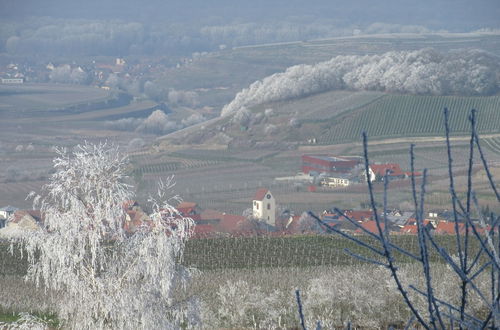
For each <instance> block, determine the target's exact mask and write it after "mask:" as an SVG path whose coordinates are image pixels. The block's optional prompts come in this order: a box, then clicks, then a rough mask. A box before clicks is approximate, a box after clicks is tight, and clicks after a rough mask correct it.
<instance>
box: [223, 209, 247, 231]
mask: <svg viewBox="0 0 500 330" xmlns="http://www.w3.org/2000/svg"><path fill="white" fill-rule="evenodd" d="M245 220H246V218H245V217H244V216H242V215H235V214H223V215H222V219H221V221H220V222H219V223H218V224H217V227H216V229H217V231H221V232H226V233H231V232H234V231H236V230H237V228H238V225H239V224H240V223H241V222H243V221H245Z"/></svg>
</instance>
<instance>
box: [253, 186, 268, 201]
mask: <svg viewBox="0 0 500 330" xmlns="http://www.w3.org/2000/svg"><path fill="white" fill-rule="evenodd" d="M268 191H269V189H267V188H261V189H259V190H257V192H256V193H255V197H254V198H253V199H254V200H256V201H261V200H263V199H264V197H266V194H267V192H268Z"/></svg>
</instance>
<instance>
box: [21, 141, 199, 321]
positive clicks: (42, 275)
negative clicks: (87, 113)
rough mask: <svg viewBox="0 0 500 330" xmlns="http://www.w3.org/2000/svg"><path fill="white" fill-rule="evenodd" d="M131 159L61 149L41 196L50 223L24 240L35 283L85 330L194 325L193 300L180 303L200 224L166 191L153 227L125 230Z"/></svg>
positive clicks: (112, 151) (107, 151)
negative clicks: (177, 294)
mask: <svg viewBox="0 0 500 330" xmlns="http://www.w3.org/2000/svg"><path fill="white" fill-rule="evenodd" d="M126 166H127V162H126V158H124V157H122V156H121V155H120V154H119V152H118V150H117V148H115V147H113V146H109V145H107V144H99V145H92V144H84V145H80V146H78V147H77V148H76V149H75V150H74V151H73V152H71V153H68V152H67V151H65V150H58V157H57V158H55V160H54V167H55V170H56V172H55V173H54V174H53V175H52V177H51V179H50V183H49V184H48V185H47V186H46V187H45V190H46V194H45V196H44V197H41V196H37V197H36V198H35V202H36V203H37V204H38V205H39V206H40V209H41V212H42V216H43V219H44V222H43V225H42V226H41V229H40V230H39V231H35V232H30V233H27V234H26V235H23V236H22V237H21V238H20V240H21V243H23V245H24V247H25V249H26V251H27V253H28V259H29V261H30V268H29V270H28V274H27V279H28V280H32V281H35V282H36V283H37V285H38V284H43V285H44V286H45V287H46V288H48V289H50V290H55V291H57V292H60V297H61V298H60V300H59V303H58V305H57V306H55V307H56V310H57V317H58V318H59V320H60V321H61V323H62V325H63V326H64V327H68V328H78V329H104V328H106V329H170V328H178V327H179V326H180V324H181V323H182V322H186V321H188V322H189V319H188V314H191V316H192V313H188V311H192V308H193V304H192V302H190V301H183V302H179V301H178V300H174V297H173V293H174V291H175V290H176V288H179V287H180V286H182V285H183V284H185V282H184V281H185V280H187V279H188V278H189V270H186V269H184V268H183V267H182V266H181V265H180V264H179V261H180V259H181V258H182V253H183V249H184V244H185V242H186V240H187V239H188V238H189V236H190V234H191V233H192V229H193V225H194V223H193V221H192V219H190V218H184V217H181V216H180V215H179V213H178V212H177V211H176V209H175V208H174V207H172V206H170V204H169V203H168V201H169V199H166V200H165V196H166V190H168V188H170V187H171V184H170V183H171V182H172V181H169V182H168V183H167V184H161V185H160V187H159V198H160V199H161V200H163V202H161V203H160V202H156V201H154V200H152V203H153V213H152V214H151V215H150V220H147V221H144V222H143V225H142V226H140V227H139V228H138V229H137V230H136V231H134V232H133V233H130V232H127V231H126V230H125V229H124V224H125V222H126V221H127V220H126V208H125V207H124V202H126V201H128V200H130V199H131V197H133V196H132V193H131V187H130V186H129V185H127V184H125V183H124V179H125V177H126V176H125V169H126Z"/></svg>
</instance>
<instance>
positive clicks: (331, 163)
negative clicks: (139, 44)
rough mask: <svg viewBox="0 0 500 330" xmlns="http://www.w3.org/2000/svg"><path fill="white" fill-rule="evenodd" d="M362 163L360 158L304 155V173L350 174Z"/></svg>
mask: <svg viewBox="0 0 500 330" xmlns="http://www.w3.org/2000/svg"><path fill="white" fill-rule="evenodd" d="M361 163H362V159H361V158H360V157H334V156H328V155H302V172H304V173H306V174H308V173H310V172H317V173H318V174H319V173H326V174H327V175H338V174H348V173H350V172H351V171H353V170H354V168H355V167H356V166H358V165H359V164H361Z"/></svg>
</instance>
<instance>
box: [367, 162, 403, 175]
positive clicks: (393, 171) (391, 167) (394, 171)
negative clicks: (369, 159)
mask: <svg viewBox="0 0 500 330" xmlns="http://www.w3.org/2000/svg"><path fill="white" fill-rule="evenodd" d="M370 168H371V169H372V171H373V173H375V175H378V176H385V172H386V171H389V172H388V173H387V175H389V176H401V175H404V173H403V171H402V170H401V167H400V166H399V164H395V163H389V164H374V165H370Z"/></svg>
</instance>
